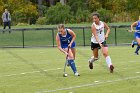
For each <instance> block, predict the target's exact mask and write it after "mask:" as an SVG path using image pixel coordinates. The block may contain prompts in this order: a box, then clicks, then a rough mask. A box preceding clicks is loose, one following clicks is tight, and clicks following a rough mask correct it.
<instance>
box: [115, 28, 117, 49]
mask: <svg viewBox="0 0 140 93" xmlns="http://www.w3.org/2000/svg"><path fill="white" fill-rule="evenodd" d="M116 29H117V28H116V27H115V46H117V32H116Z"/></svg>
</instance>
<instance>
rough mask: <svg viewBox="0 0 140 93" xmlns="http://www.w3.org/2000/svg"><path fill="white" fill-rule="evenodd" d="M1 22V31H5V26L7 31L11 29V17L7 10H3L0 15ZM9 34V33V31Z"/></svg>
mask: <svg viewBox="0 0 140 93" xmlns="http://www.w3.org/2000/svg"><path fill="white" fill-rule="evenodd" d="M2 20H3V24H4V27H3V29H5V28H6V26H8V27H9V29H11V23H10V22H11V15H10V13H9V11H8V10H7V9H5V12H4V13H3V14H2ZM3 33H4V31H3ZM9 33H10V31H9Z"/></svg>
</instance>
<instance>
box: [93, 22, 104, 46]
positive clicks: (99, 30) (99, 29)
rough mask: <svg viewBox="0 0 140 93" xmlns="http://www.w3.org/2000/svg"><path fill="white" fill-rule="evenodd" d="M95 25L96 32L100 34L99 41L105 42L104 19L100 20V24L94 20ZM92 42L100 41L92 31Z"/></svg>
mask: <svg viewBox="0 0 140 93" xmlns="http://www.w3.org/2000/svg"><path fill="white" fill-rule="evenodd" d="M93 25H94V26H95V28H96V34H97V36H98V39H99V42H104V40H105V37H104V23H103V22H102V21H100V22H99V25H96V24H95V22H93V24H92V26H93ZM91 42H93V43H98V42H97V41H96V39H95V37H94V35H93V33H92V37H91Z"/></svg>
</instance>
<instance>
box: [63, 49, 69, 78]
mask: <svg viewBox="0 0 140 93" xmlns="http://www.w3.org/2000/svg"><path fill="white" fill-rule="evenodd" d="M69 49H70V47H68V50H67V53H69ZM67 64H68V54H67V55H66V61H65V65H64V72H63V73H64V74H63V76H64V77H67V74H66V66H67Z"/></svg>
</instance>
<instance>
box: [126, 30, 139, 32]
mask: <svg viewBox="0 0 140 93" xmlns="http://www.w3.org/2000/svg"><path fill="white" fill-rule="evenodd" d="M127 31H128V32H140V30H127Z"/></svg>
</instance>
